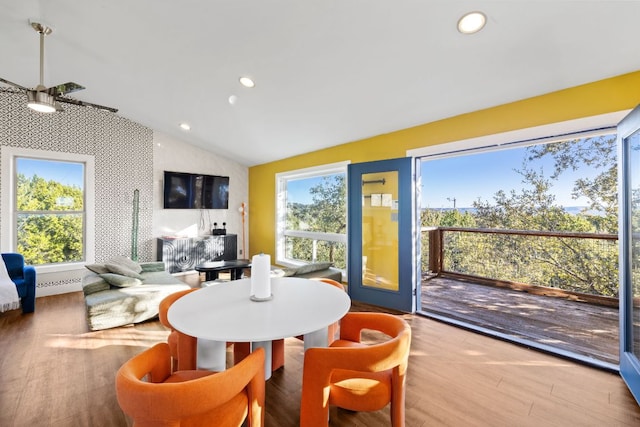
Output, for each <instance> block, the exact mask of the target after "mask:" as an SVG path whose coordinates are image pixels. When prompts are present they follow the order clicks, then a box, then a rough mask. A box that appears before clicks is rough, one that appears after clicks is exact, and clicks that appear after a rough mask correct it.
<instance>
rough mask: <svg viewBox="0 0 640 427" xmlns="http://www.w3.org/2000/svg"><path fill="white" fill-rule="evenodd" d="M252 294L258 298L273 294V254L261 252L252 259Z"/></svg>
mask: <svg viewBox="0 0 640 427" xmlns="http://www.w3.org/2000/svg"><path fill="white" fill-rule="evenodd" d="M251 295H253V296H254V297H256V298H269V297H270V296H271V256H269V255H265V254H260V255H254V256H253V258H252V259H251Z"/></svg>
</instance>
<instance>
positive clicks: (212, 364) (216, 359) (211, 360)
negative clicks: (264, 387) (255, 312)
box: [196, 328, 329, 380]
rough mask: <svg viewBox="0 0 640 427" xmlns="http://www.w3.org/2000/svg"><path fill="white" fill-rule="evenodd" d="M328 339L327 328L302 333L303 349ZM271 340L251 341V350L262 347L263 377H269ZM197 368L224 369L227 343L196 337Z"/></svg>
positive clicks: (321, 343)
mask: <svg viewBox="0 0 640 427" xmlns="http://www.w3.org/2000/svg"><path fill="white" fill-rule="evenodd" d="M328 342H329V340H328V329H327V328H322V329H320V330H317V331H314V332H309V333H307V334H304V349H305V350H307V349H308V348H313V347H326V346H327V343H328ZM271 347H272V346H271V341H255V342H252V343H251V351H252V352H253V351H254V350H255V349H256V348H263V349H264V379H265V380H268V379H269V378H271V358H272V349H271ZM197 357H198V358H197V359H196V360H197V365H198V369H206V370H209V371H224V370H225V369H226V368H227V343H226V342H222V341H211V340H205V339H198V356H197Z"/></svg>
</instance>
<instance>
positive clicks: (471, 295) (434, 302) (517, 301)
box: [421, 277, 620, 365]
mask: <svg viewBox="0 0 640 427" xmlns="http://www.w3.org/2000/svg"><path fill="white" fill-rule="evenodd" d="M421 292H422V298H421V300H422V309H423V310H425V311H428V312H433V313H436V314H441V315H444V316H447V317H451V318H454V319H456V320H460V321H462V322H466V323H470V324H473V325H476V326H480V327H483V328H487V329H490V330H493V331H497V332H499V333H502V334H507V335H511V336H513V337H515V338H520V339H525V340H528V341H533V342H536V343H539V344H542V345H546V346H552V347H556V348H558V349H561V350H566V351H569V352H573V353H576V354H579V355H582V356H584V357H585V358H587V359H589V358H591V359H597V360H599V361H603V362H606V363H610V364H613V365H617V364H618V363H619V351H620V350H619V346H620V344H619V340H618V337H619V332H618V331H619V327H620V325H619V315H618V309H617V308H615V307H606V306H602V305H596V304H589V303H585V302H578V301H571V300H568V299H566V298H554V297H549V296H543V295H534V294H531V293H527V292H522V291H516V290H511V289H505V288H499V287H493V286H488V285H481V284H475V283H472V282H468V281H459V280H454V279H450V278H441V277H436V278H433V279H430V280H426V281H423V283H422V289H421Z"/></svg>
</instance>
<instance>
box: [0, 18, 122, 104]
mask: <svg viewBox="0 0 640 427" xmlns="http://www.w3.org/2000/svg"><path fill="white" fill-rule="evenodd" d="M31 26H32V27H33V29H34V30H36V31H37V32H38V33H39V34H40V84H39V85H38V86H36V88H35V89H29V88H26V87H24V86H21V85H19V84H17V83H13V82H10V81H9V80H5V79H3V78H2V77H0V82H3V83H6V84H8V85H10V86H13V87H16V88H18V89H21V90H24V91H25V93H26V94H27V106H28V107H29V108H31V109H33V110H35V111H39V112H41V113H53V112H55V111H64V110H63V109H62V108H61V107H60V104H59V103H60V102H63V103H67V104H75V105H81V106H83V107H94V108H98V109H101V110H107V111H111V112H114V113H115V112H117V111H118V110H117V109H116V108H111V107H105V106H104V105H98V104H92V103H90V102H85V101H79V100H77V99H72V98H67V97H66V95H68V94H69V93H71V92H76V91H78V90H82V89H84V86H81V85H79V84H77V83H74V82H67V83H62V84H59V85H55V86H51V87H49V88H47V87H45V86H44V84H43V79H44V37H45V36H47V35H49V34H51V32H52V31H53V30H52V29H51V28H49V27H47V26H46V25H42V24H40V23H38V22H32V23H31Z"/></svg>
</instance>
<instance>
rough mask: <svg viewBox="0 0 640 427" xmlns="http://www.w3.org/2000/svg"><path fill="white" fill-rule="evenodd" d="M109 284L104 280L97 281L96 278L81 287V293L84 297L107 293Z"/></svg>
mask: <svg viewBox="0 0 640 427" xmlns="http://www.w3.org/2000/svg"><path fill="white" fill-rule="evenodd" d="M109 289H110V288H109V283H107V282H106V281H105V280H99V279H97V278H96V280H95V281H93V282H90V283H87V284H84V285H83V286H82V291H83V292H84V294H85V295H91V294H95V293H96V292H101V291H107V290H109Z"/></svg>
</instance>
